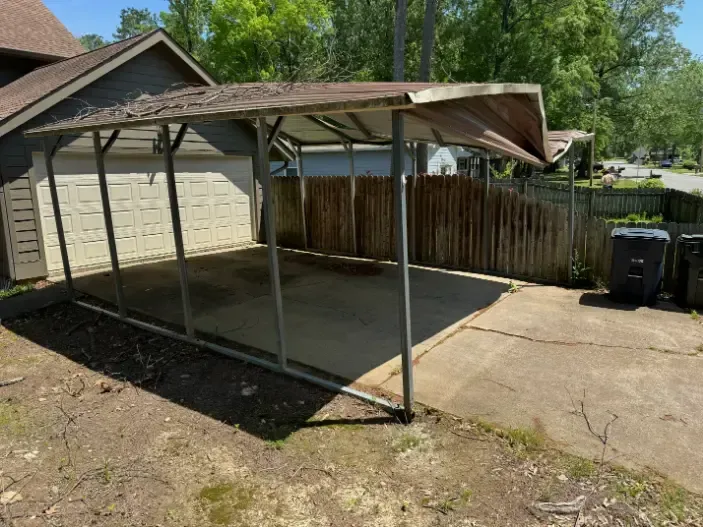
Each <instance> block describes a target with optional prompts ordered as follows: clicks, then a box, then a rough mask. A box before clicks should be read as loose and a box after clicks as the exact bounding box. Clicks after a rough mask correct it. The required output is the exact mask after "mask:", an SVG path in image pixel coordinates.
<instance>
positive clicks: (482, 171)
mask: <svg viewBox="0 0 703 527" xmlns="http://www.w3.org/2000/svg"><path fill="white" fill-rule="evenodd" d="M478 172H479V178H481V179H482V180H483V184H484V189H483V207H482V208H481V213H482V221H481V223H482V234H481V237H482V238H483V240H482V244H483V247H482V249H481V250H482V252H483V270H484V271H488V270H489V269H488V268H489V266H490V263H491V259H490V258H489V255H488V252H489V250H490V247H491V244H490V240H489V239H488V238H489V236H490V232H491V228H490V225H489V224H488V216H489V214H488V201H489V199H490V196H491V166H490V158H489V154H488V150H484V151H483V154H482V155H481V157H480V158H479V165H478Z"/></svg>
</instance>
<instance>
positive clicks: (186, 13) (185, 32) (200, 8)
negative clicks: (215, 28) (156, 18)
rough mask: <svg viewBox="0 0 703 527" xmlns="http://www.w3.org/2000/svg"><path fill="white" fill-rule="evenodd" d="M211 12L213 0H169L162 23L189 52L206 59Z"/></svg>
mask: <svg viewBox="0 0 703 527" xmlns="http://www.w3.org/2000/svg"><path fill="white" fill-rule="evenodd" d="M211 12H212V0H169V2H168V11H163V12H162V13H161V15H160V18H161V24H162V25H163V27H164V29H165V30H166V31H168V33H169V34H170V35H171V36H172V37H173V38H174V39H176V41H177V42H178V43H179V44H180V45H181V46H183V47H184V48H185V50H186V51H187V52H188V53H190V54H192V55H193V56H194V57H195V58H197V59H199V60H205V59H206V57H207V50H208V41H207V38H208V27H209V25H210V13H211Z"/></svg>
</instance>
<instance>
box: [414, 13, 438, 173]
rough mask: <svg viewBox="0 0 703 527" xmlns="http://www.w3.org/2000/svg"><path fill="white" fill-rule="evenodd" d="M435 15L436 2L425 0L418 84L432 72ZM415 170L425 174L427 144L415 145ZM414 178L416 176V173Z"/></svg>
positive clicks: (424, 80)
mask: <svg viewBox="0 0 703 527" xmlns="http://www.w3.org/2000/svg"><path fill="white" fill-rule="evenodd" d="M436 13H437V0H425V20H424V22H423V25H422V53H421V55H420V78H419V79H418V80H419V81H420V82H429V81H430V73H431V71H432V50H433V48H434V25H435V15H436ZM416 155H417V170H418V172H419V173H421V174H424V173H427V165H428V159H427V143H418V145H417V154H416ZM418 172H416V173H415V176H417V173H418Z"/></svg>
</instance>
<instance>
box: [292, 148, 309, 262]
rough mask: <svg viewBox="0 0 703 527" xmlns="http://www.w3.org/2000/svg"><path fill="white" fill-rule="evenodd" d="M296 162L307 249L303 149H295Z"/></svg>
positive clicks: (304, 239)
mask: <svg viewBox="0 0 703 527" xmlns="http://www.w3.org/2000/svg"><path fill="white" fill-rule="evenodd" d="M295 157H296V160H297V162H298V178H299V180H300V222H301V225H302V226H303V247H305V248H306V249H307V248H308V226H307V221H306V219H305V172H304V171H303V147H302V146H301V145H298V146H297V147H296V156H295Z"/></svg>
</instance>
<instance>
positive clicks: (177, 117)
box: [27, 82, 551, 165]
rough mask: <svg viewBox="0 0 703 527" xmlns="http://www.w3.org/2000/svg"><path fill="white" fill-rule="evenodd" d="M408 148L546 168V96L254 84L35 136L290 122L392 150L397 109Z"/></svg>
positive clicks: (475, 88) (308, 134) (503, 87)
mask: <svg viewBox="0 0 703 527" xmlns="http://www.w3.org/2000/svg"><path fill="white" fill-rule="evenodd" d="M392 109H401V110H403V111H404V112H405V114H406V116H407V119H406V125H405V139H406V140H408V141H421V142H432V143H440V144H443V143H446V144H456V145H462V146H474V147H479V148H488V149H491V150H495V151H498V152H502V153H503V154H505V155H508V156H511V157H514V158H517V159H521V160H523V161H527V162H529V163H533V164H536V165H544V164H546V163H548V162H549V161H550V160H551V151H550V149H549V145H548V143H547V130H546V121H545V117H544V108H543V106H542V95H541V89H540V87H539V86H536V85H526V84H433V83H390V82H377V83H302V84H296V83H252V84H230V85H224V86H212V87H196V88H186V89H182V90H177V91H172V92H169V93H165V94H162V95H156V96H153V97H148V98H144V99H140V100H138V101H130V102H127V103H124V104H121V105H117V106H114V107H111V108H104V109H99V110H96V111H94V112H91V113H85V112H84V113H83V114H82V115H79V116H76V117H75V118H73V119H67V120H64V121H61V122H59V123H54V124H52V125H47V126H44V127H40V128H37V129H35V130H32V131H30V132H28V133H27V135H35V136H36V135H57V134H62V133H81V132H86V131H91V130H108V129H118V128H127V127H134V126H146V125H154V124H170V123H180V122H205V121H215V120H227V119H250V118H256V117H265V118H266V119H267V122H268V123H269V124H270V125H271V126H273V125H274V123H275V122H276V119H277V117H278V116H286V119H285V121H284V122H283V126H282V128H281V130H282V131H281V134H282V135H281V136H282V137H284V138H286V139H289V140H290V141H291V142H295V143H299V144H307V145H313V144H338V143H339V142H340V141H342V140H345V141H351V142H356V143H384V142H388V141H389V140H390V138H391V115H390V110H392Z"/></svg>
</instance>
